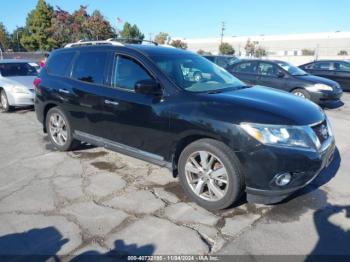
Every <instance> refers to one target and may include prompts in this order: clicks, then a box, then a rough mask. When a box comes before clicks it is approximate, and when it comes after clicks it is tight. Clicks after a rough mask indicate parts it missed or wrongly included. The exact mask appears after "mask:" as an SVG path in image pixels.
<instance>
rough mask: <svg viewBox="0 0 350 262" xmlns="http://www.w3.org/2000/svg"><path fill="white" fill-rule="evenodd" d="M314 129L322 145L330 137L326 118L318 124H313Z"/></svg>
mask: <svg viewBox="0 0 350 262" xmlns="http://www.w3.org/2000/svg"><path fill="white" fill-rule="evenodd" d="M312 130H314V132H315V134H316V136H317V137H318V140H319V141H320V143H321V145H322V144H323V142H325V141H326V140H327V139H328V138H329V131H328V125H327V121H326V120H325V121H323V122H322V123H320V124H318V125H316V126H313V127H312Z"/></svg>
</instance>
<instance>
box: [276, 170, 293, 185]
mask: <svg viewBox="0 0 350 262" xmlns="http://www.w3.org/2000/svg"><path fill="white" fill-rule="evenodd" d="M291 180H292V175H291V174H290V173H283V174H279V175H277V176H276V177H275V183H276V185H277V186H286V185H288V184H289V183H290V181H291Z"/></svg>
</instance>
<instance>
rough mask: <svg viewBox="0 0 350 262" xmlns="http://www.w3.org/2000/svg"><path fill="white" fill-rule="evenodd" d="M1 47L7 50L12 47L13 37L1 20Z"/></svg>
mask: <svg viewBox="0 0 350 262" xmlns="http://www.w3.org/2000/svg"><path fill="white" fill-rule="evenodd" d="M0 48H1V50H3V51H5V50H7V49H9V48H11V39H10V35H9V33H8V32H7V30H6V28H5V26H4V24H3V23H1V22H0Z"/></svg>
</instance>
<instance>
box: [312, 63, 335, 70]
mask: <svg viewBox="0 0 350 262" xmlns="http://www.w3.org/2000/svg"><path fill="white" fill-rule="evenodd" d="M314 69H317V70H331V69H332V64H331V63H330V62H319V63H315V65H314Z"/></svg>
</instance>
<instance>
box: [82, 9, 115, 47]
mask: <svg viewBox="0 0 350 262" xmlns="http://www.w3.org/2000/svg"><path fill="white" fill-rule="evenodd" d="M85 26H86V27H87V28H88V33H89V35H90V39H91V40H106V39H108V38H113V37H115V32H114V29H113V27H112V26H111V24H110V23H109V22H108V21H107V20H106V19H105V18H104V17H103V15H102V14H101V12H100V11H98V10H95V11H94V12H93V13H92V15H91V16H90V17H88V19H87V21H86V24H85Z"/></svg>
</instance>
